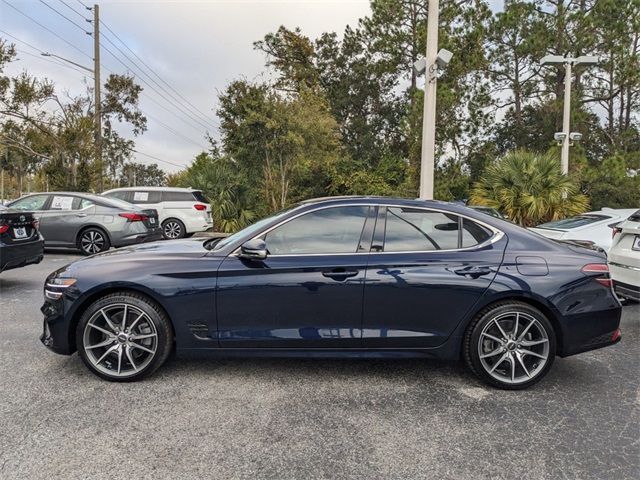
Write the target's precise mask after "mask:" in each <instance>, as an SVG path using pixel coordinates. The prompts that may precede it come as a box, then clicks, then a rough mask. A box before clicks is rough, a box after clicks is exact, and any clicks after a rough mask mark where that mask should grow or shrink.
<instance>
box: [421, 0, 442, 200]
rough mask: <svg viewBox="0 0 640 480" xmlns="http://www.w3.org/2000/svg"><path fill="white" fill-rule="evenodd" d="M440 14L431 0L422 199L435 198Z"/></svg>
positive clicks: (424, 112)
mask: <svg viewBox="0 0 640 480" xmlns="http://www.w3.org/2000/svg"><path fill="white" fill-rule="evenodd" d="M438 14H439V1H438V0H429V8H428V11H427V51H426V57H425V59H426V65H425V66H426V72H425V83H424V109H423V118H422V160H421V162H420V199H422V200H432V199H433V177H434V174H435V147H436V92H437V85H438V77H437V64H436V61H437V57H438Z"/></svg>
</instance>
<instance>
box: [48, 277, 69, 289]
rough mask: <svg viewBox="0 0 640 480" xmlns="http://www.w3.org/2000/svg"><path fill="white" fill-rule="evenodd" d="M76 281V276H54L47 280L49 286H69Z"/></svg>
mask: <svg viewBox="0 0 640 480" xmlns="http://www.w3.org/2000/svg"><path fill="white" fill-rule="evenodd" d="M75 283H76V279H75V278H53V279H51V280H49V281H48V282H47V287H56V288H69V287H70V286H71V285H75Z"/></svg>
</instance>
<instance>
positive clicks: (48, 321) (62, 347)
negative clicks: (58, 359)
mask: <svg viewBox="0 0 640 480" xmlns="http://www.w3.org/2000/svg"><path fill="white" fill-rule="evenodd" d="M40 311H41V312H42V314H43V315H44V320H43V321H42V334H41V335H40V341H41V342H42V344H43V345H44V346H45V347H47V348H48V349H49V350H51V351H53V352H55V353H58V354H60V355H71V354H72V353H73V352H75V344H73V342H70V341H69V340H70V338H69V335H73V334H74V333H75V332H69V330H68V328H67V324H66V322H65V318H64V302H63V300H62V299H60V300H46V301H45V302H44V304H43V305H42V307H40Z"/></svg>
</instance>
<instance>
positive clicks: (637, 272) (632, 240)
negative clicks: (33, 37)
mask: <svg viewBox="0 0 640 480" xmlns="http://www.w3.org/2000/svg"><path fill="white" fill-rule="evenodd" d="M609 270H610V272H611V278H613V288H614V290H615V292H616V294H618V296H619V297H622V298H626V299H627V300H633V301H635V302H640V210H638V211H637V212H636V213H634V214H633V215H631V216H630V217H629V218H628V219H627V220H626V221H625V222H622V223H619V224H618V225H616V226H615V227H614V229H613V245H612V247H611V250H609Z"/></svg>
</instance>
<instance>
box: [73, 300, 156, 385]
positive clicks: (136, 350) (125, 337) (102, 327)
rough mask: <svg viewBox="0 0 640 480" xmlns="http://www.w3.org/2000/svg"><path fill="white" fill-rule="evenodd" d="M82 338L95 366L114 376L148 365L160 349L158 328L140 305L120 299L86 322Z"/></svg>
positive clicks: (89, 358) (124, 374)
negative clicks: (119, 301)
mask: <svg viewBox="0 0 640 480" xmlns="http://www.w3.org/2000/svg"><path fill="white" fill-rule="evenodd" d="M82 342H83V347H84V351H85V353H86V356H87V359H88V360H89V362H91V364H92V365H93V367H94V368H95V369H97V370H99V371H100V372H102V373H104V374H106V375H108V376H112V377H127V376H131V375H134V374H136V373H138V372H140V371H141V370H143V369H144V368H146V367H147V366H148V365H149V364H150V363H151V361H152V360H153V359H154V357H155V356H156V352H157V350H158V332H157V330H156V327H155V325H154V323H153V322H152V321H151V319H150V318H149V315H147V314H146V313H145V312H144V311H142V310H141V309H140V308H138V307H136V306H134V305H131V304H127V303H118V304H113V305H109V306H106V307H104V308H101V309H100V310H98V311H97V312H96V313H94V314H93V315H92V316H91V318H90V319H89V321H88V322H87V324H86V326H85V328H84V333H83V336H82Z"/></svg>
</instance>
